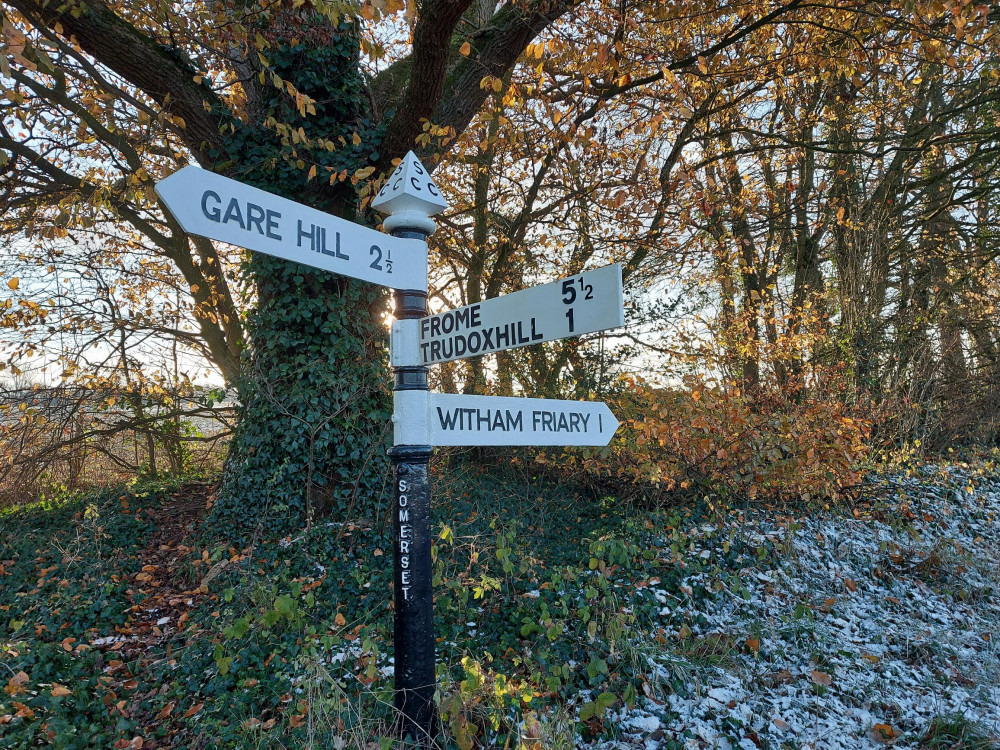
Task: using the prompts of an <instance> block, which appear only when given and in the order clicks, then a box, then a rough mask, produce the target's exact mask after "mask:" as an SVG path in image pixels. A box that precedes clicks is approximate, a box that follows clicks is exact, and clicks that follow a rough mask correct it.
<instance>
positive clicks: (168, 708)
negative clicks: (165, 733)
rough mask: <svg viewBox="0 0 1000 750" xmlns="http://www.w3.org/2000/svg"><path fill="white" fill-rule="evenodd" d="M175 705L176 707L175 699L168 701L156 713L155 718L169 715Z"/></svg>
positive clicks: (163, 717)
mask: <svg viewBox="0 0 1000 750" xmlns="http://www.w3.org/2000/svg"><path fill="white" fill-rule="evenodd" d="M176 707H177V701H170V703H168V704H167V705H165V706H164V707H163V708H161V709H160V713H158V714H157V715H156V718H157V719H165V718H167V717H168V716H170V714H172V713H173V712H174V708H176Z"/></svg>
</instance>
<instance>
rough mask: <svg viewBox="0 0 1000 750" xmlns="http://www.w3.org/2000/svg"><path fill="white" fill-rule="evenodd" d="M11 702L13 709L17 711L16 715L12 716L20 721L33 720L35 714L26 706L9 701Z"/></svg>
mask: <svg viewBox="0 0 1000 750" xmlns="http://www.w3.org/2000/svg"><path fill="white" fill-rule="evenodd" d="M11 702H12V703H13V704H14V708H16V709H17V713H16V714H14V715H15V716H17V717H19V718H21V719H34V718H35V712H34V711H32V710H31V709H30V708H28V706H26V705H24V704H23V703H18V702H17V701H11Z"/></svg>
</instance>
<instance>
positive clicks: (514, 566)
mask: <svg viewBox="0 0 1000 750" xmlns="http://www.w3.org/2000/svg"><path fill="white" fill-rule="evenodd" d="M452 469H453V470H450V471H449V472H448V475H447V476H445V475H441V476H439V477H438V478H437V481H436V487H435V497H434V504H433V517H432V527H433V528H434V530H435V545H434V568H433V573H434V590H435V618H436V621H435V628H436V630H437V635H438V639H439V643H438V660H439V665H438V687H439V696H440V701H441V703H440V705H441V708H442V718H443V732H442V734H441V736H440V737H439V738H438V745H439V746H440V747H441V748H460V749H463V748H472V747H477V748H478V747H505V746H506V747H510V748H512V749H513V748H531V749H532V750H534V748H560V747H564V748H571V747H577V746H579V745H580V744H581V743H583V742H584V741H587V740H591V739H594V738H604V739H615V738H616V737H622V736H623V733H624V730H623V729H622V726H621V722H620V721H619V719H618V714H617V712H618V711H621V710H624V709H627V708H629V707H631V706H635V705H637V704H639V703H641V701H642V698H641V696H643V695H644V693H645V694H649V695H651V696H657V697H658V698H663V697H665V696H668V695H670V693H676V694H678V695H679V696H681V697H684V698H685V700H687V699H688V698H690V699H691V700H697V693H698V691H699V686H701V687H705V686H706V685H709V686H711V684H712V683H711V680H713V679H715V676H716V675H717V674H718V673H719V672H720V671H729V672H739V671H740V670H741V669H745V668H746V667H747V665H746V663H745V662H747V660H748V659H751V660H754V668H757V667H759V668H761V669H763V668H764V662H767V663H768V665H770V664H771V662H770V661H769V660H772V659H777V658H778V656H779V655H777V654H775V653H773V646H772V645H771V644H766V645H765V644H764V642H765V640H768V641H773V640H775V639H777V640H780V641H785V642H787V643H793V644H798V645H800V646H802V647H803V648H808V649H809V652H810V653H812V652H813V651H816V653H814V654H813V655H812V656H811V657H810V658H811V663H812V666H814V667H815V668H817V669H826V668H827V667H826V663H825V661H824V658H826V656H827V654H826V652H825V651H823V650H822V648H821V647H820V646H819V645H815V646H814V645H812V644H813V643H814V642H816V639H817V638H818V637H819V635H820V631H818V630H817V627H818V625H817V622H818V620H820V619H822V618H823V617H826V613H825V611H824V610H823V609H822V603H821V602H820V601H818V600H817V601H816V602H811V601H810V600H808V597H807V598H805V599H797V600H796V599H789V600H788V601H787V602H786V605H785V606H787V610H786V614H785V615H784V616H781V617H778V618H776V619H773V620H767V621H763V620H756V621H753V622H742V623H733V625H734V627H733V628H728V627H721V628H720V627H719V625H718V624H716V625H714V626H712V625H710V624H709V621H708V620H707V619H706V618H705V617H704V615H703V614H701V613H702V612H704V611H705V610H706V608H707V607H706V605H707V601H708V600H709V599H710V598H713V597H716V596H722V597H727V596H728V597H735V598H739V597H742V596H744V595H745V596H747V597H749V593H748V592H746V591H745V589H744V585H750V584H749V582H748V581H749V580H750V579H752V578H753V576H750V577H749V578H745V577H744V576H741V570H742V569H743V568H745V567H746V566H749V565H752V566H754V568H755V569H757V570H766V569H768V568H770V567H771V566H773V565H775V564H776V563H777V562H779V561H780V560H781V556H782V555H783V554H787V553H788V552H789V549H788V545H784V547H783V546H782V544H781V543H780V540H778V541H777V542H770V541H761V540H760V538H759V537H758V536H756V535H753V534H747V533H745V532H744V531H741V529H743V528H744V527H743V525H742V522H740V523H737V524H733V525H732V526H730V527H728V528H727V527H725V526H724V519H721V518H720V517H719V511H718V508H715V509H712V508H710V507H707V506H702V505H694V506H691V507H686V508H674V509H670V508H668V509H657V510H648V509H646V510H637V509H635V508H633V507H631V506H629V505H628V504H626V503H621V502H618V501H616V500H615V499H614V498H612V497H606V496H599V495H598V496H595V495H593V494H591V493H589V492H588V491H587V490H585V489H582V488H578V487H573V486H569V485H565V484H555V483H551V482H546V481H545V480H544V479H542V478H539V477H536V476H533V475H531V474H529V473H524V474H523V475H519V474H517V473H516V472H517V471H518V469H516V468H515V469H513V470H508V472H507V473H506V474H504V475H498V474H497V473H495V472H488V471H479V470H470V469H463V468H462V467H461V466H459V467H457V470H454V469H455V467H452ZM522 471H524V470H522ZM211 491H212V487H211V486H210V485H208V484H206V483H204V482H200V483H191V484H183V485H178V484H165V483H156V482H151V483H145V484H135V485H132V486H130V487H126V488H119V489H116V490H107V491H102V492H98V493H93V494H89V495H64V496H62V497H60V498H57V499H55V500H51V501H47V502H46V503H40V504H36V505H34V506H31V507H26V508H22V509H20V510H6V511H0V691H2V692H0V750H6V749H7V748H9V749H10V750H14V748H18V750H19V749H20V748H24V747H33V746H38V747H59V748H69V749H72V748H80V750H85V749H89V748H94V747H102V748H103V747H107V748H125V747H129V746H132V747H138V741H141V743H142V747H143V748H144V749H145V750H167V749H169V748H177V749H179V748H185V750H188V749H190V750H209V749H212V750H236V749H237V748H239V749H240V750H243V749H244V748H254V749H260V750H263V749H264V748H275V749H277V748H286V747H298V748H319V747H345V748H364V749H365V750H376V749H377V750H388V748H393V747H399V745H398V743H396V742H395V741H394V740H393V737H392V729H391V727H392V724H393V720H394V718H395V716H394V713H393V709H392V677H391V670H390V669H389V666H390V663H391V662H390V657H391V653H392V627H393V625H392V610H391V567H392V566H391V554H392V553H391V550H392V539H391V538H390V537H389V531H388V529H387V528H383V524H381V523H379V522H373V523H371V524H366V525H356V526H349V527H344V526H340V525H333V526H331V525H329V524H328V522H327V521H325V520H323V519H319V520H318V522H317V523H316V524H315V525H314V526H313V528H312V529H310V530H309V531H304V532H302V533H301V534H299V535H297V536H295V537H294V539H292V538H289V539H284V540H279V539H260V540H259V541H258V542H257V543H256V544H255V546H254V547H252V548H246V549H234V548H232V547H231V546H230V544H229V542H228V541H227V539H226V538H224V537H221V536H218V535H214V534H213V532H212V530H211V527H210V526H206V525H204V524H201V519H202V516H203V513H204V509H205V506H206V504H207V502H208V499H209V496H210V493H211ZM710 521H714V525H715V526H716V529H715V530H712V529H708V527H707V526H706V523H708V522H710ZM789 532H790V533H791V529H789ZM804 538H805V537H803V539H804ZM749 539H755V540H756V541H752V542H750V541H747V540H749ZM783 550H784V551H783ZM946 553H948V554H946ZM927 559H930V558H929V557H928V558H927ZM924 560H925V558H923V557H919V558H917V557H914V556H909V557H907V558H906V562H913V563H916V562H923V561H924ZM952 562H955V563H961V562H964V561H963V560H961V559H959V557H957V556H955V555H953V554H951V553H950V551H949V550H947V549H945V548H941V550H939V554H938V557H937V558H935V559H934V562H933V563H927V564H926V565H925V566H922V567H921V569H919V572H920V573H921V574H923V575H924V576H926V577H927V578H933V579H938V580H939V579H941V578H943V577H945V576H946V575H950V574H951V573H950V571H951V568H952ZM887 564H892V565H896V566H897V567H899V566H900V563H898V562H897V563H893V561H892V560H891V559H889V560H888V561H887ZM210 571H215V575H214V576H213V577H211V578H210V577H209V573H210ZM915 572H916V571H914V572H911V573H910V575H914V573H915ZM743 573H746V571H745V570H743ZM694 581H700V583H693V582H694ZM837 606H839V604H838V605H837ZM468 623H474V627H470V626H469V625H468ZM750 639H753V640H754V641H755V642H756V643H755V645H754V646H753V647H751V646H750V645H749V642H750ZM817 643H818V642H817ZM758 648H760V653H757V649H758ZM923 658H926V659H928V660H932V661H935V662H936V661H940V658H941V657H939V656H935V655H933V654H927V655H925V656H924V657H923ZM777 663H779V662H775V664H777ZM777 669H778V667H777V666H775V667H774V671H777ZM828 671H832V668H831V669H830V670H828ZM789 678H790V679H791V675H789ZM795 679H796V680H799V681H800V682H802V684H803V685H805V687H806V688H808V687H809V683H808V681H807V679H806V678H804V677H802V675H799V674H798V673H796V676H795ZM810 689H811V688H810ZM685 696H686V697H685ZM661 705H662V704H661ZM664 710H665V709H664ZM581 713H582V716H581ZM722 718H725V717H722ZM721 720H722V719H720V721H721ZM726 731H727V732H728V733H729V734H732V736H733V737H736V738H739V737H742V732H743V729H741V728H736V729H732V730H731V731H730V730H726ZM911 731H912V729H911ZM923 741H924V746H925V747H927V748H944V747H956V748H973V747H975V748H994V747H996V745H995V744H974V743H976V742H980V743H982V742H987V741H989V742H992V740H990V739H989V738H988V736H987V735H986V734H985V733H983V731H982V729H981V727H978V726H977V725H975V724H973V723H970V722H966V725H965V726H960V725H959V724H958V723H957V720H955V719H954V717H951V718H949V717H942V718H941V719H940V720H939V721H936V722H935V723H934V724H933V725H932V726H931V727H930V728H929V729H928V731H927V735H926V737H924V740H923ZM949 741H950V742H952V744H951V745H949V744H946V743H947V742H949ZM657 742H660V743H661V746H662V747H664V748H671V747H674V746H675V744H676V746H678V747H679V746H682V745H683V742H684V738H683V737H678V738H675V737H672V736H668V735H664V736H663V737H661V738H658V739H657ZM958 742H965V743H966V744H955V743H958Z"/></svg>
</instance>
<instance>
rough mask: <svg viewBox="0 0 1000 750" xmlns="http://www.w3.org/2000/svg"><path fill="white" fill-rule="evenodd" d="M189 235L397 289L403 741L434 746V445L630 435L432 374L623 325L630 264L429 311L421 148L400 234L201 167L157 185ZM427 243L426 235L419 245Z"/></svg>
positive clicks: (397, 571) (570, 405) (382, 199)
mask: <svg viewBox="0 0 1000 750" xmlns="http://www.w3.org/2000/svg"><path fill="white" fill-rule="evenodd" d="M156 192H157V194H158V195H159V196H160V198H161V200H162V201H163V203H164V205H165V206H166V207H167V209H168V210H169V211H170V212H171V213H172V214H173V215H174V217H175V218H176V219H177V221H178V222H179V223H180V225H181V228H182V229H183V230H184V231H185V232H188V233H190V234H195V235H200V236H203V237H208V238H210V239H214V240H219V241H221V242H227V243H230V244H233V245H238V246H241V247H245V248H247V249H249V250H254V251H257V252H262V253H266V254H268V255H273V256H276V257H279V258H284V259H286V260H290V261H295V262H297V263H302V264H304V265H308V266H312V267H314V268H320V269H323V270H326V271H332V272H334V273H339V274H342V275H345V276H350V277H352V278H356V279H361V280H363V281H370V282H373V283H376V284H381V285H383V286H387V287H389V288H391V289H394V290H396V292H395V301H396V310H397V315H398V317H399V319H398V320H396V321H395V322H394V323H393V327H392V336H391V346H390V360H391V363H392V366H393V369H394V372H395V378H396V384H395V387H394V390H393V415H392V421H393V448H392V449H391V450H390V456H391V458H392V461H393V465H394V473H395V476H394V480H395V481H394V487H395V491H394V495H395V500H396V502H395V506H396V510H397V514H396V516H395V517H394V518H393V528H394V532H395V547H394V552H395V554H394V571H393V572H394V575H393V581H394V587H393V605H394V611H395V615H394V634H393V643H394V650H395V664H394V669H395V683H396V685H395V697H394V703H395V707H396V709H397V712H398V716H399V717H400V732H401V734H402V735H403V736H404V737H410V738H413V739H415V740H417V741H418V743H419V744H420V745H421V746H422V747H432V746H434V737H433V734H434V727H435V726H436V721H435V708H434V692H435V688H436V684H435V681H436V676H435V674H436V673H435V657H434V650H435V634H434V613H433V591H432V588H431V554H430V551H431V544H430V542H431V529H430V480H429V471H428V461H429V459H430V456H431V454H432V453H433V447H432V446H447V445H495V446H501V445H581V446H582V445H595V446H596V445H607V443H608V442H609V441H610V440H611V437H612V436H613V435H614V433H615V431H616V430H617V429H618V420H617V419H615V417H614V415H613V414H612V413H611V410H610V409H608V407H607V405H606V404H603V403H600V402H585V401H557V400H551V399H533V398H510V397H499V396H471V395H464V394H450V393H431V392H430V391H429V390H428V387H427V370H426V367H427V365H430V364H434V363H437V362H447V361H450V360H455V359H461V358H463V357H469V356H475V355H482V354H487V353H490V352H496V351H501V350H505V349H513V348H516V347H520V346H527V345H529V344H536V343H540V342H543V341H554V340H556V339H561V338H566V337H569V336H579V335H581V334H584V333H591V332H595V331H601V330H607V329H609V328H616V327H619V326H622V325H624V313H623V305H622V302H623V300H622V275H621V267H620V266H619V265H617V264H613V265H610V266H606V267H604V268H599V269H597V270H594V271H587V272H585V273H582V274H578V275H576V276H573V277H570V278H567V279H562V280H560V281H556V282H553V283H551V284H543V285H541V286H537V287H534V288H531V289H525V290H524V291H520V292H515V293H513V294H508V295H506V296H503V297H496V298H493V299H489V300H484V301H482V302H477V303H475V304H473V305H467V306H465V307H460V308H458V309H457V310H451V311H447V312H444V313H441V314H439V315H431V316H428V315H427V309H426V301H427V244H426V242H425V241H424V239H423V238H426V236H427V235H428V234H430V233H432V232H433V231H434V228H435V225H434V222H433V220H431V219H430V216H431V215H433V214H435V213H438V212H440V211H442V210H444V209H445V208H446V207H447V204H446V203H445V201H444V199H443V198H442V197H441V195H440V192H439V191H438V189H437V186H436V185H435V184H434V181H433V180H432V179H431V177H430V174H429V173H428V172H427V170H426V169H425V168H424V167H423V165H422V164H421V163H420V161H419V160H418V159H417V158H416V156H414V155H413V153H412V152H410V153H408V154H407V155H406V157H405V158H404V159H403V160H402V161H401V162H400V164H399V166H398V167H397V169H396V170H395V171H394V172H393V173H392V175H391V176H390V178H389V180H388V182H386V184H385V186H384V187H383V188H382V190H381V191H380V192H379V194H378V196H376V198H375V200H374V201H373V202H372V207H373V208H376V209H377V210H379V211H381V212H382V213H384V214H387V218H386V219H385V222H384V226H385V228H386V229H387V231H395V232H397V233H399V234H404V235H406V236H405V237H399V236H393V235H389V234H385V233H383V232H378V231H376V230H374V229H370V228H368V227H364V226H361V225H358V224H354V223H352V222H350V221H347V220H346V219H342V218H339V217H336V216H331V215H329V214H326V213H323V212H322V211H318V210H316V209H314V208H310V207H309V206H305V205H302V204H300V203H295V202H293V201H290V200H288V199H286V198H282V197H280V196H277V195H273V194H271V193H268V192H266V191H264V190H260V189H258V188H254V187H251V186H249V185H245V184H243V183H240V182H238V181H236V180H231V179H229V178H226V177H222V176H221V175H217V174H214V173H212V172H207V171H205V170H202V169H199V168H197V167H193V166H192V167H185V168H184V169H181V170H180V171H178V172H175V173H174V174H172V175H170V176H169V177H167V178H166V179H164V180H162V181H161V182H159V183H158V184H157V185H156ZM418 238H420V239H418Z"/></svg>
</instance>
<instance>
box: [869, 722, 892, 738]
mask: <svg viewBox="0 0 1000 750" xmlns="http://www.w3.org/2000/svg"><path fill="white" fill-rule="evenodd" d="M895 736H896V733H895V732H894V731H893V729H892V727H890V726H889V725H888V724H876V725H875V726H873V727H872V739H875V740H878V741H879V742H885V741H886V740H891V739H892V738H893V737H895Z"/></svg>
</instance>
